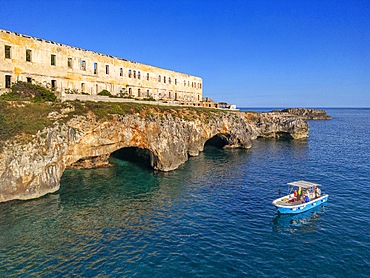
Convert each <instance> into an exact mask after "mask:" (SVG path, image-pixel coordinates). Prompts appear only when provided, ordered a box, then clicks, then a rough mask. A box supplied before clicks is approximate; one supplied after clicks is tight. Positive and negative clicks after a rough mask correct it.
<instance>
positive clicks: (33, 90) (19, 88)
mask: <svg viewBox="0 0 370 278" xmlns="http://www.w3.org/2000/svg"><path fill="white" fill-rule="evenodd" d="M0 99H3V100H30V101H33V102H45V101H51V102H55V101H56V100H57V97H56V95H55V94H54V92H53V91H50V90H49V89H48V88H45V87H43V86H41V85H37V84H31V83H27V82H22V81H18V82H17V83H15V84H14V85H13V86H12V87H11V91H10V92H9V93H7V94H3V95H1V96H0Z"/></svg>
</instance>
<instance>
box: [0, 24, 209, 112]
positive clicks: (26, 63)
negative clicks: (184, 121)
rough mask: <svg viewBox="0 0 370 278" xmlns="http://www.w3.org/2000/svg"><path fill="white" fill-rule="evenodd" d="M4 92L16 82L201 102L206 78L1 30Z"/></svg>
mask: <svg viewBox="0 0 370 278" xmlns="http://www.w3.org/2000/svg"><path fill="white" fill-rule="evenodd" d="M0 62H1V63H0V94H1V93H3V92H6V91H7V90H8V88H10V87H11V85H12V83H14V82H16V81H24V82H35V83H42V84H44V85H47V86H50V87H51V88H53V89H55V90H56V91H58V92H60V93H61V94H62V95H63V94H88V95H97V94H98V93H99V92H101V91H102V90H108V91H109V92H110V93H111V94H112V95H117V96H132V97H134V98H149V97H152V98H154V99H164V100H174V101H179V102H188V103H189V102H191V103H198V105H199V103H200V102H201V101H202V79H201V78H200V77H197V76H192V75H188V74H184V73H180V72H175V71H171V70H166V69H162V68H158V67H154V66H150V65H145V64H141V63H137V62H133V61H129V60H125V59H121V58H117V57H113V56H110V55H106V54H101V53H97V52H93V51H89V50H84V49H81V48H77V47H73V46H68V45H65V44H60V43H56V42H52V41H48V40H44V39H39V38H34V37H30V36H27V35H22V34H18V33H14V32H10V31H6V30H2V29H0Z"/></svg>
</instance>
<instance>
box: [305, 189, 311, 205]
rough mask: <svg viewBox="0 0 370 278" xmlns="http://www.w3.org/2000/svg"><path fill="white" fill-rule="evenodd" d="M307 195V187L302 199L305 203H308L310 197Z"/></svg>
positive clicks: (308, 193)
mask: <svg viewBox="0 0 370 278" xmlns="http://www.w3.org/2000/svg"><path fill="white" fill-rule="evenodd" d="M309 196H310V192H309V191H308V189H307V191H306V194H305V195H304V201H305V202H306V203H308V202H309V201H310V197H309Z"/></svg>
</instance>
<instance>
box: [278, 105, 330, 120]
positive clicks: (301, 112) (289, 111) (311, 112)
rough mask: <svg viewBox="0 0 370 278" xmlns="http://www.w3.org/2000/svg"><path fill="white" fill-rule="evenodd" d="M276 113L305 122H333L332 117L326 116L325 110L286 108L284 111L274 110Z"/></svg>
mask: <svg viewBox="0 0 370 278" xmlns="http://www.w3.org/2000/svg"><path fill="white" fill-rule="evenodd" d="M273 112H274V113H279V114H281V115H285V116H289V115H292V116H295V117H299V118H301V119H303V120H331V119H332V117H331V116H329V115H327V114H326V111H325V110H320V109H310V108H284V109H282V110H274V111H273Z"/></svg>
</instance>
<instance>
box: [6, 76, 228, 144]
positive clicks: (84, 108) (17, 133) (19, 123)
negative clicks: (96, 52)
mask: <svg viewBox="0 0 370 278" xmlns="http://www.w3.org/2000/svg"><path fill="white" fill-rule="evenodd" d="M217 113H226V112H225V111H221V110H216V109H209V108H199V107H178V106H157V105H155V104H154V105H153V104H142V103H132V102H130V103H124V102H121V103H115V102H80V101H73V102H63V103H62V102H59V101H57V98H56V97H55V94H54V92H53V91H51V90H49V89H48V88H45V87H42V86H40V85H34V84H30V83H25V82H18V83H16V84H15V85H14V86H13V87H12V89H11V92H9V93H8V94H4V95H1V96H0V150H1V148H2V146H3V144H4V141H6V140H9V139H11V138H15V137H18V138H23V139H27V138H28V137H29V136H31V135H34V134H36V133H37V131H39V130H42V129H43V128H45V127H48V126H52V125H53V124H54V123H55V122H59V123H66V122H68V121H69V120H70V119H71V118H73V117H75V116H79V115H87V114H93V115H94V116H95V117H96V119H97V120H98V121H100V120H101V121H102V120H111V119H112V117H113V115H114V114H118V115H127V114H134V115H137V116H138V117H161V118H163V117H166V115H167V114H171V116H172V117H178V118H181V119H183V120H186V121H191V120H194V119H201V120H202V121H204V122H207V121H208V120H209V119H210V118H211V117H212V116H214V115H216V114H217Z"/></svg>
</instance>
